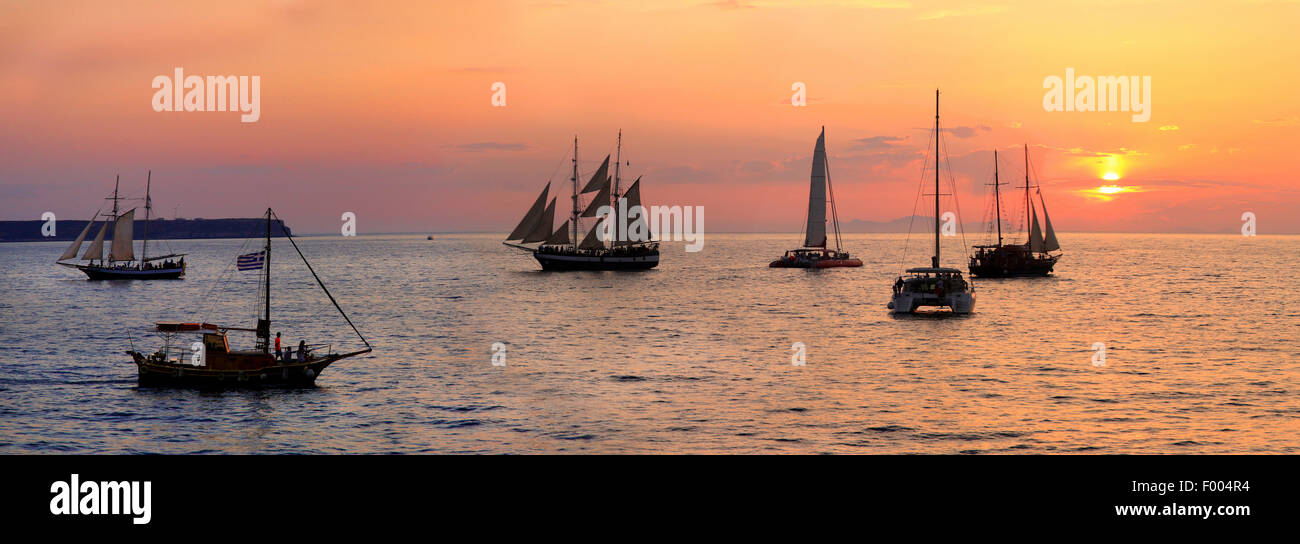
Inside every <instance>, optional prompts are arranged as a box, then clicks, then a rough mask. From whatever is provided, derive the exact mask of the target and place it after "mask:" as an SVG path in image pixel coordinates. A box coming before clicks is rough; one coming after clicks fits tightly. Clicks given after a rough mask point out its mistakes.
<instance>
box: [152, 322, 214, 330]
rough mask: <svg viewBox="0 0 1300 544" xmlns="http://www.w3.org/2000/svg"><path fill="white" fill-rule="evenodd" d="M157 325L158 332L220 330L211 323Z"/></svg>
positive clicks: (168, 323) (167, 323) (166, 323)
mask: <svg viewBox="0 0 1300 544" xmlns="http://www.w3.org/2000/svg"><path fill="white" fill-rule="evenodd" d="M157 325H158V332H205V331H215V330H217V329H219V328H221V327H218V326H216V325H213V324H211V323H177V322H171V321H169V322H163V323H158V324H157Z"/></svg>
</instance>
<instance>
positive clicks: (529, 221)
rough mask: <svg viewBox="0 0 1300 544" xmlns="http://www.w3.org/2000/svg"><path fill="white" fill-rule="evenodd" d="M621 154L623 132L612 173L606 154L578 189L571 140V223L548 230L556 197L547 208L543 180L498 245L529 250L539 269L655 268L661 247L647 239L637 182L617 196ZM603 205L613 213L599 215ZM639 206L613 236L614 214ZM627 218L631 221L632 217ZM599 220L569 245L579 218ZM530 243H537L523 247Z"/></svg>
mask: <svg viewBox="0 0 1300 544" xmlns="http://www.w3.org/2000/svg"><path fill="white" fill-rule="evenodd" d="M622 156H623V132H622V131H619V133H618V150H617V152H616V154H615V155H614V159H615V160H614V173H613V175H612V176H611V175H609V159H610V156H609V155H606V156H605V161H604V162H603V163H601V165H600V167H599V168H597V169H596V172H595V173H594V174H592V176H591V178H590V179H589V180H588V181H587V184H586V185H584V186H583V188H582V190H581V191H579V190H578V179H579V177H578V138H577V137H574V139H573V177H571V178H570V181H571V182H572V184H573V195H572V197H571V200H572V202H573V207H572V211H571V212H570V217H569V220H567V221H565V222H564V224H563V225H560V228H558V229H555V230H551V229H552V228H553V227H554V222H555V201H556V199H555V198H552V199H551V200H550V204H547V200H546V197H547V195H548V194H549V192H550V190H551V184H550V182H547V183H546V187H544V188H543V189H542V194H541V195H539V196H538V197H537V200H535V201H533V205H532V207H531V208H529V209H528V213H526V214H524V218H523V219H522V220H520V221H519V224H518V225H517V226H515V229H514V230H513V231H511V232H510V235H509V236H507V237H506V240H505V241H504V242H502V243H503V244H505V245H506V246H509V247H513V248H516V249H521V250H524V251H528V252H531V253H532V254H533V258H535V259H537V262H538V264H540V265H542V270H554V271H566V270H647V269H650V268H654V267H656V266H658V265H659V243H658V242H655V241H654V240H652V239H651V237H650V225H649V222H648V221H647V219H646V211H645V208H644V207H642V204H641V178H640V177H638V178H636V181H634V182H632V185H631V186H630V187H628V189H627V191H626V192H620V189H621V180H620V174H619V167H620V165H621V163H622V161H623V158H622ZM587 193H595V195H594V196H593V197H592V198H591V200H590V201H588V202H587V204H586V205H585V206H584V205H582V203H581V196H582V195H584V194H587ZM602 207H608V208H607V210H612V211H611V213H609V214H606V215H600V210H601V208H602ZM639 207H640V208H641V211H640V214H639V215H638V216H637V217H636V218H635V219H633V220H632V222H631V223H630V224H629V225H628V226H627V227H626V228H625V229H622V230H624V231H625V232H621V233H620V232H617V231H618V230H619V229H618V228H617V226H618V225H619V220H618V219H619V217H618V213H619V212H622V213H626V212H628V211H630V210H633V209H636V208H639ZM627 215H628V217H632V214H630V213H629V214H627ZM598 216H599V218H598V219H596V222H595V224H593V225H592V226H591V228H590V229H588V230H587V233H586V236H584V237H582V241H581V242H579V243H576V244H575V243H573V241H574V240H578V234H579V232H580V231H581V223H582V220H583V219H585V218H597V217H598ZM607 225H608V226H607ZM611 227H613V228H611ZM602 232H608V234H611V235H612V236H609V237H605V236H602V235H601V233H602ZM570 235H572V237H571V236H570ZM606 238H609V239H606ZM512 242H518V243H512ZM534 243H536V244H539V245H537V246H535V247H530V246H527V245H522V244H534Z"/></svg>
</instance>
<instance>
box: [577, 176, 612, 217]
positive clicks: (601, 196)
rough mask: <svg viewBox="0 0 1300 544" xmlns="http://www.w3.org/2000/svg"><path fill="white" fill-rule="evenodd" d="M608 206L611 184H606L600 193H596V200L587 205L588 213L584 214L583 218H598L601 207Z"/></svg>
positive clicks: (584, 212)
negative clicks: (597, 213) (597, 214)
mask: <svg viewBox="0 0 1300 544" xmlns="http://www.w3.org/2000/svg"><path fill="white" fill-rule="evenodd" d="M608 205H609V184H608V183H606V184H605V186H604V187H602V188H601V189H600V192H599V193H596V196H595V198H592V199H591V202H590V203H589V204H587V209H586V211H583V212H582V217H596V212H597V210H600V207H601V206H608Z"/></svg>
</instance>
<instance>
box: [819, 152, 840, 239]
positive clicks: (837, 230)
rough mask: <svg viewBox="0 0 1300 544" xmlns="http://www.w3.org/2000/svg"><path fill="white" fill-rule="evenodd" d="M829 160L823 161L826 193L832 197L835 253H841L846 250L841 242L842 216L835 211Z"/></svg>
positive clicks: (833, 188)
mask: <svg viewBox="0 0 1300 544" xmlns="http://www.w3.org/2000/svg"><path fill="white" fill-rule="evenodd" d="M827 159H828V160H826V161H823V164H824V165H825V166H826V191H827V192H829V193H830V196H831V221H833V224H834V225H835V251H841V250H843V249H844V248H843V243H841V241H840V215H839V212H838V211H836V209H835V187H834V186H833V185H831V163H830V160H829V157H827Z"/></svg>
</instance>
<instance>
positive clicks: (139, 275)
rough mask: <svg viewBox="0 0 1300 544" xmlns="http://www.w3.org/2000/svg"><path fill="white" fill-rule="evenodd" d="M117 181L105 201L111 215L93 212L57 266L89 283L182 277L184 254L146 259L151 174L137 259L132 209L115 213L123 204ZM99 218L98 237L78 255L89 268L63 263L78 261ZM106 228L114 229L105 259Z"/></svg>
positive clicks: (146, 187) (150, 201)
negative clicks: (75, 272)
mask: <svg viewBox="0 0 1300 544" xmlns="http://www.w3.org/2000/svg"><path fill="white" fill-rule="evenodd" d="M120 181H121V178H120V177H119V178H118V180H117V181H115V182H114V183H113V196H111V197H109V198H106V199H105V200H112V201H113V211H112V212H111V213H109V214H101V213H100V212H98V211H96V212H95V215H93V216H91V218H90V221H88V222H86V228H84V229H81V234H79V235H77V239H76V240H73V241H72V245H69V246H68V249H66V250H64V252H63V255H60V256H59V258H58V260H57V262H58V264H61V265H63V266H66V267H69V268H75V269H77V270H80V271H82V272H84V273H85V274H86V278H87V279H91V280H175V279H180V278H183V277H185V254H184V253H168V254H166V255H155V256H153V257H150V256H149V212H150V211H152V210H153V200H152V199H151V198H150V196H149V190H150V186H151V185H152V184H153V172H152V171H150V172H149V174H148V177H147V178H146V181H145V192H144V237H143V238H142V240H141V247H140V258H139V259H136V258H135V242H134V237H135V208H131V209H130V210H127V211H126V213H121V214H119V213H118V201H120V200H125V199H124V198H121V197H119V196H118V185H119V182H120ZM100 215H104V221H103V223H102V224H101V225H100V227H99V233H98V234H96V235H95V239H94V241H92V242H91V243H90V247H88V248H86V252H85V253H82V254H81V260H83V261H88V264H79V263H71V262H64V261H68V260H73V259H76V258H77V251H79V250H80V249H81V244H82V242H85V241H86V235H87V234H89V233H90V228H91V227H93V226H94V225H95V221H96V220H97V219H99V216H100ZM109 225H112V226H113V229H112V230H113V241H112V245H111V246H110V247H109V252H108V257H107V258H105V257H104V234H105V232H107V231H108V228H109ZM159 261H161V262H159Z"/></svg>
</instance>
